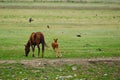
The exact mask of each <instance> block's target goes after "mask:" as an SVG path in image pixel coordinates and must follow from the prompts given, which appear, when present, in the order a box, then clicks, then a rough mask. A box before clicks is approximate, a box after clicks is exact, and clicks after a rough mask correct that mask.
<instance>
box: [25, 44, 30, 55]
mask: <svg viewBox="0 0 120 80" xmlns="http://www.w3.org/2000/svg"><path fill="white" fill-rule="evenodd" d="M29 52H30V43H29V42H28V43H27V44H26V45H25V56H26V57H27V56H28V54H29Z"/></svg>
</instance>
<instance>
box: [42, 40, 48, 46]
mask: <svg viewBox="0 0 120 80" xmlns="http://www.w3.org/2000/svg"><path fill="white" fill-rule="evenodd" d="M43 44H44V46H45V47H48V45H47V44H46V42H45V39H43Z"/></svg>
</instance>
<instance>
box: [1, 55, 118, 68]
mask: <svg viewBox="0 0 120 80" xmlns="http://www.w3.org/2000/svg"><path fill="white" fill-rule="evenodd" d="M98 62H101V63H107V64H111V63H114V62H120V58H119V57H117V58H115V57H114V58H92V59H63V58H58V59H44V58H43V59H33V60H0V64H4V63H7V64H12V63H20V64H22V65H25V66H27V67H35V68H37V67H43V66H46V65H50V66H62V65H64V64H68V65H74V64H77V65H84V66H87V65H89V64H92V63H98Z"/></svg>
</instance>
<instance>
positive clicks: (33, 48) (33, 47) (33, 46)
mask: <svg viewBox="0 0 120 80" xmlns="http://www.w3.org/2000/svg"><path fill="white" fill-rule="evenodd" d="M31 47H32V57H35V56H34V50H35V45H31Z"/></svg>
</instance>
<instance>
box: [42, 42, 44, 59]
mask: <svg viewBox="0 0 120 80" xmlns="http://www.w3.org/2000/svg"><path fill="white" fill-rule="evenodd" d="M43 57H44V44H42V58H43Z"/></svg>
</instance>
